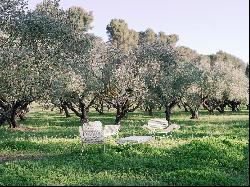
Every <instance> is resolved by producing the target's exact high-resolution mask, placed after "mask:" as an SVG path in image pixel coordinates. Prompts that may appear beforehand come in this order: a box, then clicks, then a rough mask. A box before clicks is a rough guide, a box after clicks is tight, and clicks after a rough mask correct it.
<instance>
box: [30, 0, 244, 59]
mask: <svg viewBox="0 0 250 187" xmlns="http://www.w3.org/2000/svg"><path fill="white" fill-rule="evenodd" d="M28 2H29V7H30V8H32V9H33V8H34V7H35V5H36V4H37V3H40V2H41V0H28ZM60 5H61V7H63V8H65V9H67V8H69V7H71V6H81V7H82V8H84V9H85V10H88V11H93V16H94V22H93V24H92V25H93V26H94V28H93V29H92V31H91V32H93V33H95V34H96V35H97V36H100V37H102V38H103V39H104V40H107V34H106V26H107V24H108V23H109V22H110V20H111V19H113V18H117V19H124V20H125V21H126V22H127V23H128V26H129V28H130V29H134V30H136V31H144V30H146V29H147V28H152V29H153V30H154V31H155V32H159V31H164V32H165V33H166V34H178V35H179V42H178V43H177V45H185V46H187V47H190V48H192V49H194V50H196V51H197V52H199V53H202V54H212V53H216V52H217V51H219V50H223V51H225V52H228V53H231V54H233V55H235V56H237V57H239V58H241V59H242V60H244V61H245V62H249V1H248V0H61V1H60Z"/></svg>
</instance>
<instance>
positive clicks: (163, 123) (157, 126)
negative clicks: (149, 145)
mask: <svg viewBox="0 0 250 187" xmlns="http://www.w3.org/2000/svg"><path fill="white" fill-rule="evenodd" d="M167 127H168V121H167V120H165V119H150V120H149V121H148V124H147V125H143V128H144V129H146V130H149V131H150V132H151V133H153V134H154V133H155V132H157V131H159V130H163V129H166V128H167Z"/></svg>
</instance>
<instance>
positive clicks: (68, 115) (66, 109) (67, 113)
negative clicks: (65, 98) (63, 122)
mask: <svg viewBox="0 0 250 187" xmlns="http://www.w3.org/2000/svg"><path fill="white" fill-rule="evenodd" d="M62 109H63V110H64V113H65V116H66V118H69V117H70V114H69V111H68V108H67V105H66V103H65V102H63V104H62Z"/></svg>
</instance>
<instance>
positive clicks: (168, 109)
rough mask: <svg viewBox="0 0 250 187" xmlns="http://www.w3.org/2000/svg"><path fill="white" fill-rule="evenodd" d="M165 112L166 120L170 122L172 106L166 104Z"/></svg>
mask: <svg viewBox="0 0 250 187" xmlns="http://www.w3.org/2000/svg"><path fill="white" fill-rule="evenodd" d="M165 109H166V110H165V114H166V120H167V121H168V123H170V115H171V108H170V107H169V106H168V105H166V106H165Z"/></svg>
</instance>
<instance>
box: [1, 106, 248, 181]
mask: <svg viewBox="0 0 250 187" xmlns="http://www.w3.org/2000/svg"><path fill="white" fill-rule="evenodd" d="M27 117H28V118H27V120H26V121H24V122H19V123H22V124H23V125H24V126H25V127H27V128H26V129H23V130H22V129H20V130H12V129H9V128H8V126H7V125H6V126H3V127H0V185H81V186H84V185H126V186H129V185H165V186H166V185H171V186H174V185H178V186H180V185H188V186H190V185H211V186H214V185H224V186H225V185H226V186H228V185H236V186H239V185H240V186H245V185H248V184H249V179H248V178H249V174H248V170H249V113H248V111H247V110H241V111H240V112H238V113H232V112H230V111H226V113H225V114H224V115H219V114H218V113H216V114H215V115H208V114H207V112H206V111H201V112H200V119H199V120H191V119H189V113H185V112H183V111H179V110H177V111H176V112H174V114H173V116H172V120H173V122H175V123H177V124H179V125H180V126H181V128H180V129H179V130H176V131H174V132H173V133H172V134H170V135H167V136H165V137H164V136H159V137H156V138H155V140H153V141H151V142H149V143H144V144H134V145H117V144H116V143H115V138H110V139H109V141H108V143H107V144H108V145H107V150H106V153H105V154H104V153H103V149H102V148H103V147H102V145H87V146H86V147H85V150H84V153H83V155H81V144H80V138H79V132H78V126H79V125H80V122H79V119H78V118H77V117H75V116H74V115H73V114H72V117H71V118H65V117H64V116H62V115H60V114H59V113H58V111H53V112H51V111H47V110H42V109H41V108H39V107H34V108H33V109H32V110H31V111H30V113H28V115H27ZM153 117H157V118H159V117H160V118H164V113H163V112H155V113H154V116H153ZM150 118H152V117H151V116H148V115H147V114H146V113H144V112H142V111H137V112H134V113H131V114H129V115H128V116H127V118H126V119H124V120H123V121H122V123H121V125H122V128H121V131H120V132H119V137H125V136H129V135H132V134H134V135H148V134H149V132H147V131H146V130H144V129H142V127H141V126H142V125H144V124H146V123H147V121H148V120H149V119H150ZM90 120H91V121H94V120H99V121H101V122H102V123H103V124H104V125H107V124H112V122H113V121H114V113H113V112H110V113H107V114H105V115H99V114H98V113H96V112H94V111H92V112H91V114H90Z"/></svg>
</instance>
